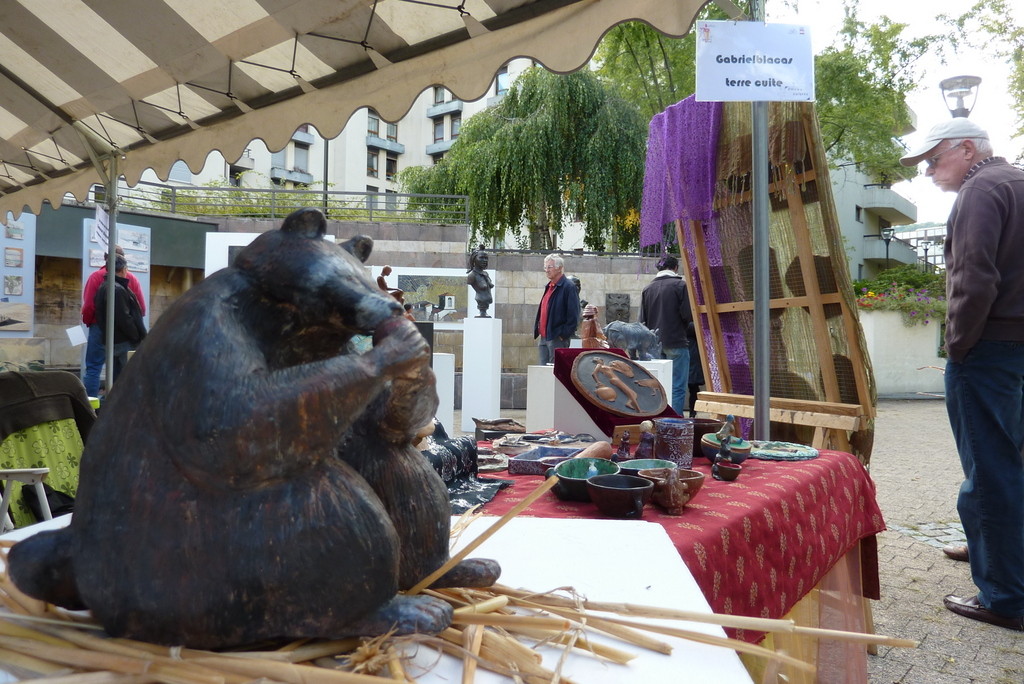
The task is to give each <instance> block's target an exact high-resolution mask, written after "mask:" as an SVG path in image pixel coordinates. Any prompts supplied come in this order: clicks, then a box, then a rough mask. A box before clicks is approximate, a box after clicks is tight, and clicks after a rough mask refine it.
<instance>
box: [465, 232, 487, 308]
mask: <svg viewBox="0 0 1024 684" xmlns="http://www.w3.org/2000/svg"><path fill="white" fill-rule="evenodd" d="M487 262H488V256H487V252H485V251H484V246H483V245H480V246H479V247H477V248H476V249H474V250H473V251H472V252H470V254H469V271H468V272H467V273H466V282H467V283H468V284H469V286H470V287H472V288H473V291H474V292H476V308H477V309H479V311H480V313H479V314H477V316H476V317H477V318H490V316H488V315H487V309H489V308H490V306H491V303H492V302H494V297H493V296H492V295H491V290H493V289H494V283H492V282H491V276H489V275H487Z"/></svg>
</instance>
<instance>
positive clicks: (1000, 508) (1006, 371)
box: [908, 340, 1024, 617]
mask: <svg viewBox="0 0 1024 684" xmlns="http://www.w3.org/2000/svg"><path fill="white" fill-rule="evenodd" d="M945 380H946V410H947V411H948V412H949V423H950V425H951V426H952V428H953V437H954V439H955V440H956V448H957V451H958V452H959V453H960V463H961V465H962V466H963V470H964V483H963V484H962V485H961V486H960V496H959V498H958V500H957V510H958V511H959V513H960V521H961V522H962V523H963V525H964V532H965V533H966V535H967V546H968V547H969V548H970V551H971V554H970V558H971V575H972V577H973V579H974V584H975V585H977V587H978V589H979V592H978V597H979V600H980V601H981V604H982V605H983V606H985V607H986V608H989V609H990V610H992V611H994V612H996V613H999V614H1001V615H1007V616H1011V617H1016V616H1021V615H1024V456H1022V451H1024V342H996V341H988V340H982V341H980V342H978V344H976V345H975V346H974V348H972V349H971V350H970V352H968V354H967V356H966V358H964V360H963V361H962V362H960V363H956V362H953V361H949V362H947V364H946V378H945ZM908 446H909V443H908Z"/></svg>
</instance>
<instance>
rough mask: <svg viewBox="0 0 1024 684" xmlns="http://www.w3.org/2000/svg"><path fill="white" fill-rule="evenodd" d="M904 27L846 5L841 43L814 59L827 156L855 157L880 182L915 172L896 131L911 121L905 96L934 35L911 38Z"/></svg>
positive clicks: (841, 159) (899, 131) (911, 88)
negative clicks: (862, 16)
mask: <svg viewBox="0 0 1024 684" xmlns="http://www.w3.org/2000/svg"><path fill="white" fill-rule="evenodd" d="M906 28H907V26H906V24H898V23H894V22H892V21H890V20H889V19H888V18H886V17H882V18H881V20H880V21H879V22H878V23H875V24H870V25H869V24H865V23H863V22H861V21H859V20H858V19H857V18H856V14H855V12H854V10H853V8H852V7H851V5H849V4H847V5H846V19H845V21H844V24H843V29H842V31H841V32H840V34H839V36H838V41H837V43H836V44H834V45H832V46H830V47H828V48H826V49H825V50H824V51H823V52H822V53H821V54H820V55H818V56H817V57H816V58H815V61H814V65H815V90H816V94H817V102H816V109H817V113H818V123H819V126H820V128H821V137H822V142H823V144H824V146H825V153H826V155H828V157H829V159H830V160H831V161H833V162H841V161H844V160H853V161H854V162H856V163H857V164H858V165H859V166H860V168H861V170H862V171H864V172H865V173H866V174H867V175H868V176H870V177H872V178H873V179H874V180H875V181H876V182H891V183H892V182H896V181H898V180H903V179H909V178H913V177H914V176H915V175H916V173H917V172H916V169H912V168H906V167H903V166H900V164H899V157H900V156H901V155H902V154H904V151H903V148H902V147H901V146H900V144H899V143H898V142H897V141H896V140H895V139H894V137H893V136H894V135H899V134H902V133H903V132H904V131H906V130H908V128H909V126H910V123H911V118H910V111H909V109H908V107H907V102H906V95H907V93H908V92H910V91H911V90H913V89H914V88H915V87H916V85H917V82H918V80H919V74H918V70H917V65H918V63H919V61H920V60H921V57H922V56H924V55H925V54H926V53H927V52H928V51H929V49H931V46H932V45H933V43H934V37H932V36H926V37H922V38H914V39H907V38H905V37H904V35H903V34H904V30H905V29H906Z"/></svg>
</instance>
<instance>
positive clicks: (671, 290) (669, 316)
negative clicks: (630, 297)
mask: <svg viewBox="0 0 1024 684" xmlns="http://www.w3.org/2000/svg"><path fill="white" fill-rule="evenodd" d="M678 268H679V260H678V259H676V258H675V257H674V256H672V255H670V254H668V255H665V256H663V257H662V258H661V260H659V261H658V273H657V275H655V276H654V280H653V281H652V282H651V284H650V285H648V286H647V287H645V288H644V291H643V294H641V295H640V322H641V323H643V324H644V325H646V326H647V327H648V328H650V329H651V330H656V331H657V332H658V337H659V338H661V356H662V358H665V359H672V410H673V411H675V412H676V413H678V414H679V415H681V416H683V415H686V414H685V413H684V411H686V408H687V403H686V390H687V386H688V385H689V383H690V342H689V340H688V339H687V337H686V328H687V327H688V326H689V325H690V321H691V320H692V319H693V316H692V315H691V313H690V298H689V295H688V294H687V292H686V282H685V281H684V280H683V277H682V276H681V275H679V274H678V273H677V272H676V270H677V269H678Z"/></svg>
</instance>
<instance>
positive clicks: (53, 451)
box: [0, 371, 96, 527]
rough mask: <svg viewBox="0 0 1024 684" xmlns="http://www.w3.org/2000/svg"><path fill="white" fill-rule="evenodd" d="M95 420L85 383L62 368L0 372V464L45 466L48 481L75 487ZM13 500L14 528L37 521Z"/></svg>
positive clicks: (20, 500) (71, 491) (71, 492)
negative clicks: (83, 453)
mask: <svg viewBox="0 0 1024 684" xmlns="http://www.w3.org/2000/svg"><path fill="white" fill-rule="evenodd" d="M95 420H96V413H95V412H94V411H93V410H92V407H91V406H90V405H89V397H88V396H86V394H85V387H84V386H83V385H82V381H81V380H79V379H78V376H77V375H73V374H71V373H68V372H66V371H29V372H18V371H10V372H4V373H0V468H6V469H13V468H49V469H50V474H49V475H48V476H47V478H46V484H48V485H49V486H50V487H52V488H53V489H55V490H57V491H59V492H63V493H64V494H67V495H68V496H72V497H73V496H75V494H76V493H77V491H78V470H79V465H80V463H81V459H82V451H83V449H84V442H85V440H87V439H88V437H89V430H90V429H91V428H92V424H93V422H94V421H95ZM12 486H13V487H16V488H17V489H18V490H19V491H16V492H15V495H14V496H13V497H12V499H11V509H10V513H11V520H12V521H13V522H14V525H15V527H22V526H24V525H30V524H32V523H34V522H36V519H35V516H34V515H33V514H32V511H31V509H30V508H29V507H28V504H27V503H26V502H25V499H24V497H22V496H20V494H21V492H20V489H21V483H18V482H15V483H12Z"/></svg>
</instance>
